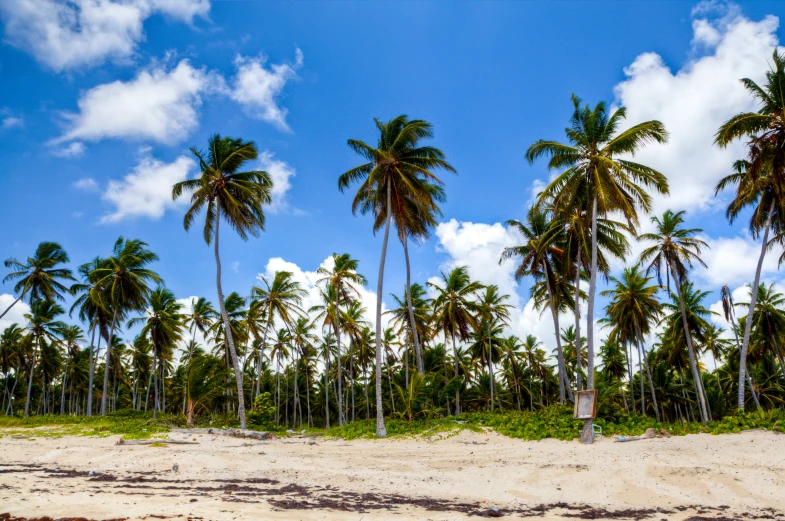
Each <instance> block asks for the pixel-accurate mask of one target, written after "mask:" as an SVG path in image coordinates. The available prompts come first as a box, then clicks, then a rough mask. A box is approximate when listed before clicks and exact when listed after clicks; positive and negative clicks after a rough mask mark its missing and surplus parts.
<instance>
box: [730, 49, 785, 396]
mask: <svg viewBox="0 0 785 521" xmlns="http://www.w3.org/2000/svg"><path fill="white" fill-rule="evenodd" d="M773 61H774V64H773V67H772V68H771V69H770V70H769V71H768V72H767V73H766V83H765V84H764V85H762V86H761V85H758V84H757V83H755V82H754V81H752V80H751V79H749V78H744V79H742V80H741V83H742V84H743V85H744V87H745V88H746V89H747V90H748V91H749V92H750V93H751V94H752V96H753V97H754V98H755V99H756V100H757V101H758V102H759V103H760V108H759V109H758V111H757V112H745V113H741V114H737V115H735V116H733V117H732V118H731V119H729V120H728V121H726V122H725V123H724V124H723V125H722V126H721V127H720V128H719V130H718V131H717V134H716V135H715V139H714V142H715V144H717V145H719V146H720V147H722V148H725V147H727V146H728V145H730V144H731V143H732V142H734V141H736V140H737V139H742V138H747V139H749V141H748V142H747V159H746V160H741V161H737V162H736V163H735V165H734V170H735V172H734V173H733V174H731V175H729V176H727V177H725V178H724V179H722V180H721V181H720V182H719V184H718V185H717V189H716V193H719V192H720V191H722V190H724V189H725V188H727V187H730V186H733V185H735V186H736V193H735V195H734V198H733V200H732V201H731V202H730V204H729V205H728V209H727V211H726V216H727V218H728V220H729V221H730V222H731V223H733V221H734V220H735V219H736V218H737V217H738V216H739V215H740V213H741V212H742V211H743V210H745V209H747V208H753V211H752V216H751V218H750V224H749V226H750V231H751V232H752V236H753V237H754V238H757V237H758V236H760V235H762V236H763V239H762V241H761V251H760V256H759V257H758V265H757V267H756V269H755V277H754V281H753V283H752V287H753V288H757V287H758V285H759V284H760V274H761V270H762V268H763V258H764V257H765V255H766V250H767V248H768V247H769V232H770V231H771V229H772V228H774V232H775V233H776V234H777V240H778V241H779V242H785V235H783V225H785V222H783V211H784V210H785V208H783V205H784V204H785V197H783V196H784V195H785V117H783V114H785V53H780V51H779V50H775V51H774V55H773ZM756 298H757V295H756V292H755V291H753V292H752V298H751V301H750V304H751V305H750V308H749V311H748V312H747V321H746V323H745V328H744V336H743V340H742V344H741V351H740V366H739V394H738V408H739V409H742V410H743V409H744V394H745V393H744V386H745V377H746V371H747V350H748V349H749V342H750V334H751V331H752V330H751V329H750V328H751V327H752V318H751V317H752V313H753V311H754V309H755V299H756Z"/></svg>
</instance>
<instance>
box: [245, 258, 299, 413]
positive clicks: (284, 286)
mask: <svg viewBox="0 0 785 521" xmlns="http://www.w3.org/2000/svg"><path fill="white" fill-rule="evenodd" d="M293 277H294V274H293V273H292V272H290V271H277V272H275V275H273V280H272V282H270V281H269V280H268V279H267V278H266V277H262V283H263V284H264V287H263V288H261V287H258V286H254V287H252V288H251V306H250V309H251V310H253V309H255V308H256V307H260V308H261V311H260V312H259V315H260V317H261V318H262V320H263V321H264V323H265V326H264V334H263V336H262V349H264V346H265V345H266V344H267V333H268V331H269V330H270V325H271V324H273V323H274V322H275V321H276V320H278V321H280V322H281V323H282V324H283V325H284V327H286V328H289V329H291V328H292V327H293V326H294V324H295V321H296V320H297V319H299V318H302V317H303V315H305V311H304V310H303V309H302V308H301V307H300V306H301V305H302V302H303V298H304V297H305V296H306V295H307V293H308V292H307V291H306V290H305V289H303V288H302V286H301V284H300V283H299V282H297V281H296V280H293ZM259 369H260V370H259V371H258V372H257V379H256V392H255V394H254V397H256V396H258V395H259V387H260V385H261V377H262V372H261V364H260V365H259Z"/></svg>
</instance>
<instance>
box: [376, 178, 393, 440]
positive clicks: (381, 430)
mask: <svg viewBox="0 0 785 521" xmlns="http://www.w3.org/2000/svg"><path fill="white" fill-rule="evenodd" d="M391 220H392V184H390V182H389V181H388V182H387V223H386V224H385V225H384V241H383V242H382V258H381V260H380V261H379V281H378V283H377V287H376V436H377V437H379V438H384V437H386V436H387V428H386V427H385V425H384V403H383V402H382V296H383V295H384V262H385V260H387V242H388V240H389V239H390V221H391Z"/></svg>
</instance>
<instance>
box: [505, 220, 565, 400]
mask: <svg viewBox="0 0 785 521" xmlns="http://www.w3.org/2000/svg"><path fill="white" fill-rule="evenodd" d="M507 226H509V227H510V228H512V229H513V230H515V231H517V232H518V233H519V234H520V235H521V236H522V237H523V239H524V240H525V241H526V242H525V243H524V244H522V245H520V246H511V247H508V248H505V249H504V251H503V252H502V256H501V259H500V260H499V262H500V263H501V262H502V261H503V260H505V259H511V258H519V259H520V264H519V265H518V267H517V268H516V270H515V278H516V280H522V279H523V278H524V277H525V276H527V275H531V276H532V277H534V278H535V279H537V280H542V281H544V286H545V290H546V296H547V300H545V301H544V302H542V303H541V304H543V305H547V307H548V308H549V309H550V310H551V316H552V318H553V330H554V334H555V335H556V353H557V362H558V367H559V401H560V402H561V403H564V402H565V400H566V390H567V388H568V385H567V382H566V376H567V372H566V367H565V365H564V352H563V350H562V345H561V338H560V331H561V328H560V327H559V311H560V310H561V309H562V308H563V307H564V300H561V301H560V302H558V301H557V295H558V294H559V292H558V291H557V284H558V281H559V280H560V279H563V277H559V274H560V273H563V272H564V271H565V270H562V269H561V266H562V265H563V263H564V262H565V261H567V259H566V256H565V247H566V236H565V233H564V230H565V228H564V226H563V223H562V222H561V220H559V219H558V217H556V216H554V215H552V214H551V213H550V212H548V211H547V210H544V209H542V208H539V207H537V206H532V207H531V208H529V212H528V214H527V216H526V223H525V224H524V223H522V222H520V221H516V220H510V221H507Z"/></svg>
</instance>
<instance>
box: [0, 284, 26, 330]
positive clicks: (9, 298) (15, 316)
mask: <svg viewBox="0 0 785 521" xmlns="http://www.w3.org/2000/svg"><path fill="white" fill-rule="evenodd" d="M14 300H16V297H15V296H13V295H9V294H8V293H3V294H0V313H2V312H3V311H5V310H6V308H7V307H8V306H10V305H11V303H12V302H13V301H14ZM29 312H30V306H29V305H27V303H25V302H23V301H19V302H17V303H16V305H15V306H14V307H12V308H11V310H10V311H9V312H8V313H7V314H6V316H4V317H3V318H1V319H0V333H2V332H3V331H5V328H7V327H8V326H10V325H11V324H18V325H19V326H20V327H24V326H25V324H26V323H27V320H25V314H26V313H29Z"/></svg>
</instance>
